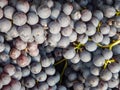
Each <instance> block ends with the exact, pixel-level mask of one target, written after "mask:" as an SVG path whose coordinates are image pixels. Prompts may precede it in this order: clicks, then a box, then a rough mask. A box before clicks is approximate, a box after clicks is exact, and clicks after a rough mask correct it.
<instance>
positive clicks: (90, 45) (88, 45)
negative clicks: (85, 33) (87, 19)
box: [85, 41, 97, 52]
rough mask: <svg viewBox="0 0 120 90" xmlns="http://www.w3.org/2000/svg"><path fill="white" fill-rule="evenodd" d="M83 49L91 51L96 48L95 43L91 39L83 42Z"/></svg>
mask: <svg viewBox="0 0 120 90" xmlns="http://www.w3.org/2000/svg"><path fill="white" fill-rule="evenodd" d="M85 49H86V50H88V51H89V52H93V51H95V50H96V49H97V45H96V43H94V42H92V41H88V42H87V43H86V44H85Z"/></svg>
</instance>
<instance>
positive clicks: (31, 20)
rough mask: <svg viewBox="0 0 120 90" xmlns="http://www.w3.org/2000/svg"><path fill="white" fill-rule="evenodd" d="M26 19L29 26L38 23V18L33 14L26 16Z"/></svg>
mask: <svg viewBox="0 0 120 90" xmlns="http://www.w3.org/2000/svg"><path fill="white" fill-rule="evenodd" d="M27 18H28V20H27V23H28V24H29V25H35V24H37V23H38V21H39V17H38V16H37V15H36V13H35V12H29V13H28V14H27Z"/></svg>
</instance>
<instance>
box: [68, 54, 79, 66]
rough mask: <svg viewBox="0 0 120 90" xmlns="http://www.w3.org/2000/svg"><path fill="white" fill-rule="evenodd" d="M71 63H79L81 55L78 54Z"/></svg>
mask: <svg viewBox="0 0 120 90" xmlns="http://www.w3.org/2000/svg"><path fill="white" fill-rule="evenodd" d="M70 61H71V62H72V63H73V64H76V63H79V61H80V55H79V54H76V55H75V56H74V57H73V58H72V59H70Z"/></svg>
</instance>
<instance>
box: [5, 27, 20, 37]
mask: <svg viewBox="0 0 120 90" xmlns="http://www.w3.org/2000/svg"><path fill="white" fill-rule="evenodd" d="M7 35H8V36H10V37H12V38H16V37H18V36H19V33H18V31H17V27H16V26H14V25H13V26H12V27H11V29H10V30H9V31H8V32H7Z"/></svg>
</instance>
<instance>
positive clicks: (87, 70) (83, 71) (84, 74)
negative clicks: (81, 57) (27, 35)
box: [82, 68, 91, 79]
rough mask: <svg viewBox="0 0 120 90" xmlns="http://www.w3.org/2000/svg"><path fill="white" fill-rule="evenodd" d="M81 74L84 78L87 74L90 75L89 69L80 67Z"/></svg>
mask: <svg viewBox="0 0 120 90" xmlns="http://www.w3.org/2000/svg"><path fill="white" fill-rule="evenodd" d="M82 75H83V78H84V79H87V78H88V77H89V76H91V73H90V71H89V69H87V68H85V69H84V70H83V68H82Z"/></svg>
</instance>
